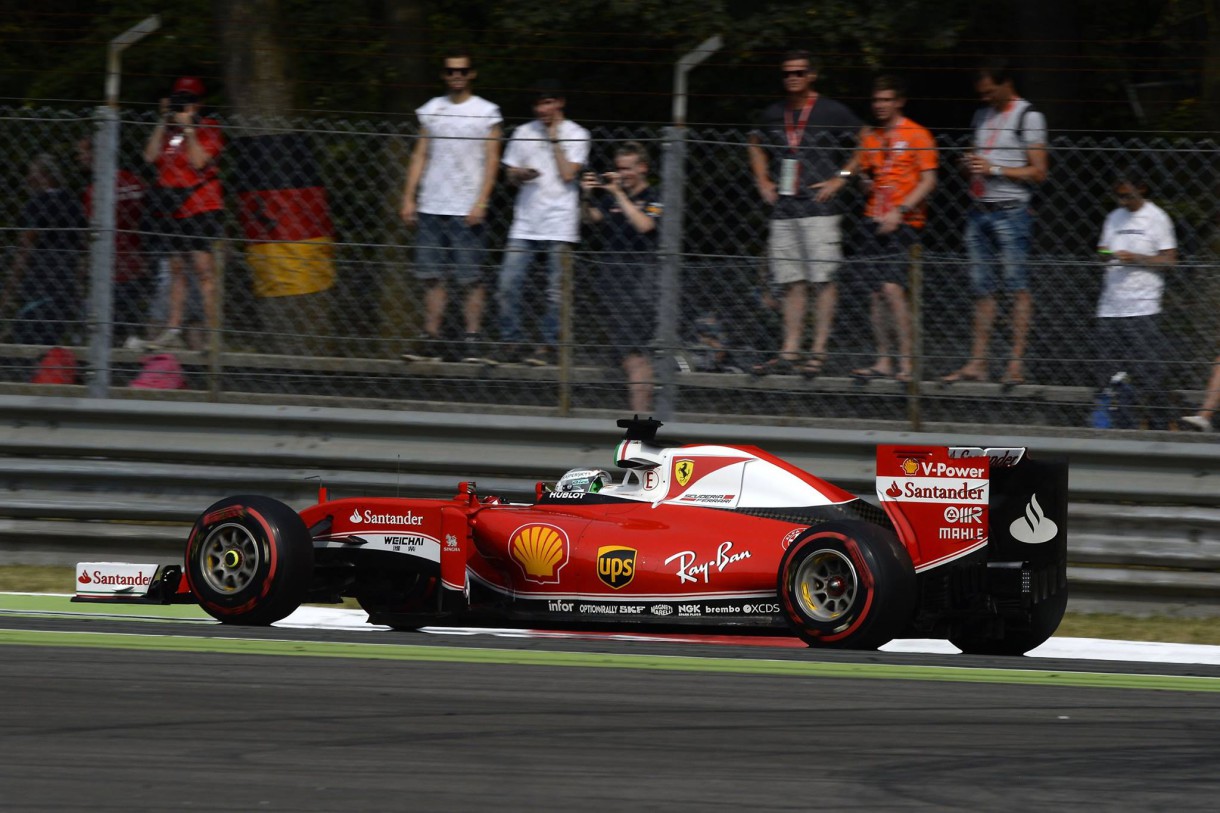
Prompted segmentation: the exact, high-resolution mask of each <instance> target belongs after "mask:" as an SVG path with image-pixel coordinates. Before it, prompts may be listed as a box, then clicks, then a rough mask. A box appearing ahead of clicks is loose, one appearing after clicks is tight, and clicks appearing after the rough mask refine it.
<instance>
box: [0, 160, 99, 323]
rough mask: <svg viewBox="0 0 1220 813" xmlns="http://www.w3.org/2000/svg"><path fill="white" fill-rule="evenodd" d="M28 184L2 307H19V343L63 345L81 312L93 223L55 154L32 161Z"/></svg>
mask: <svg viewBox="0 0 1220 813" xmlns="http://www.w3.org/2000/svg"><path fill="white" fill-rule="evenodd" d="M26 184H27V185H28V186H29V189H30V193H31V194H30V199H29V200H28V201H27V202H26V204H25V206H24V207H22V209H21V215H20V217H19V218H18V229H19V230H20V233H19V234H18V237H17V249H16V251H15V252H14V254H13V262H12V265H11V267H10V269H9V274H8V279H7V280H6V281H5V285H4V289H3V293H2V296H0V311H7V310H8V308H9V307H11V306H12V305H16V307H17V310H16V313H15V314H14V317H13V328H12V333H11V335H10V340H11V341H12V342H13V343H15V344H49V345H56V344H61V343H63V342H64V341H65V337H64V334H65V333H66V332H67V328H68V325H69V324H70V323H71V322H73V321H75V320H76V319H77V316H78V314H79V312H80V301H79V295H78V288H79V285H80V269H81V264H82V258H83V255H84V250H85V234H86V232H87V230H88V226H89V223H88V221H87V220H86V219H85V210H84V207H83V206H82V205H81V202H80V199H79V198H78V197H77V196H76V195H75V194H73V193H72V192H70V191H68V189H67V188H65V186H64V178H63V173H62V172H61V170H60V168H59V165H58V164H56V162H55V159H53V158H52V157H51V156H50V155H48V154H46V153H43V154H40V155H38V156H36V157H35V158H34V160H33V161H31V162H30V166H29V169H28V171H27V172H26Z"/></svg>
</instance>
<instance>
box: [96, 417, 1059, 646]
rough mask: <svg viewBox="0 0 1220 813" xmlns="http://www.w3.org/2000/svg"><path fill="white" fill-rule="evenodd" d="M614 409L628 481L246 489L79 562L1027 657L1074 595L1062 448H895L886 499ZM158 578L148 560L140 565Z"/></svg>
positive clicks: (201, 583) (397, 608)
mask: <svg viewBox="0 0 1220 813" xmlns="http://www.w3.org/2000/svg"><path fill="white" fill-rule="evenodd" d="M660 425H661V424H660V423H659V422H658V421H655V420H651V419H649V420H641V419H630V420H623V421H619V426H620V427H623V428H624V429H625V430H626V435H625V437H624V438H623V439H622V441H621V442H620V443H619V444H618V445H617V446H616V447H615V449H614V454H613V461H614V463H615V464H616V466H617V467H618V468H619V469H621V470H622V472H621V475H620V476H618V477H616V476H614V475H612V474H611V473H610V472H609V471H605V470H600V469H577V470H573V471H569V472H568V473H567V474H566V475H564V477H563V478H562V479H560V480H559V481H558V482H557V483H555V484H553V485H552V484H547V483H539V484H538V485H537V488H536V497H535V500H534V501H533V502H530V503H515V502H508V501H505V500H502V499H500V498H498V497H494V496H482V495H480V494H478V492H477V490H476V488H475V484H474V483H469V482H466V483H461V484H459V485H458V488H457V494H456V495H455V496H453V497H452V498H450V499H405V498H387V497H348V498H343V499H329V498H328V496H327V494H326V491H325V489H320V490H319V497H318V502H317V503H316V504H315V505H310V506H309V507H307V508H305V509H303V510H301V511H300V512H298V511H295V510H293V509H292V508H289V507H288V506H287V505H284V504H283V503H280V502H278V501H276V500H272V499H269V498H267V497H257V496H245V497H231V498H229V499H225V500H221V501H220V502H218V503H216V504H214V505H212V506H211V507H210V508H208V509H207V510H206V511H204V512H203V514H202V515H200V517H199V519H198V520H197V521H196V522H195V525H194V527H193V528H192V529H191V533H190V537H189V538H188V540H187V543H186V555H185V561H184V563H182V564H181V565H165V566H159V567H158V566H151V565H149V566H139V565H128V566H125V567H126V568H127V569H126V570H123V569H122V568H123V567H124V566H117V565H106V564H102V563H91V564H90V563H86V564H83V565H81V566H80V567H79V569H78V573H77V588H78V593H77V599H78V600H82V601H116V600H130V601H146V602H165V603H168V602H190V601H194V602H198V604H199V605H200V606H201V607H202V608H203V609H204V610H206V611H207V612H208V613H209V614H211V615H212V616H214V617H215V618H217V619H219V620H220V621H222V622H225V623H228V624H248V625H265V624H271V623H273V622H275V621H277V620H279V619H281V618H284V617H285V616H287V615H288V614H290V613H291V612H293V611H294V610H295V609H296V608H297V607H298V606H299V605H300V604H301V603H303V602H339V601H341V600H342V598H343V597H345V596H346V597H353V598H355V600H356V601H357V602H359V604H360V606H361V607H362V608H364V609H365V610H366V611H367V612H368V614H369V621H370V622H372V623H377V624H386V625H389V626H390V627H393V628H395V629H400V630H414V629H419V628H421V627H424V626H435V625H445V624H449V625H465V626H470V625H478V624H488V623H494V624H496V625H499V626H504V625H528V626H533V627H548V628H569V629H571V628H578V629H579V628H584V629H588V628H599V627H600V628H609V627H617V628H624V627H627V628H637V629H638V628H649V629H653V630H669V631H673V630H675V629H677V630H681V629H683V628H690V627H699V628H703V629H707V630H709V631H725V630H731V631H737V632H742V631H745V630H757V631H760V632H768V631H769V632H773V633H778V634H793V635H797V636H799V637H800V638H801V639H802V640H804V641H805V642H806V643H807V644H809V646H812V647H839V648H851V649H869V648H875V647H878V646H881V645H882V644H884V643H886V642H887V641H889V640H891V639H893V638H897V637H944V638H948V639H949V640H950V641H951V642H953V643H954V644H955V645H956V646H958V647H959V648H960V649H962V650H963V651H965V652H969V653H981V654H1007V655H1016V654H1021V653H1024V652H1026V651H1028V650H1030V649H1032V648H1034V647H1036V646H1038V645H1039V644H1041V643H1042V642H1043V641H1045V640H1046V639H1047V638H1048V637H1050V635H1051V634H1052V633H1053V632H1054V631H1055V629H1056V627H1057V626H1058V625H1059V622H1060V620H1061V618H1062V617H1063V612H1064V609H1065V607H1066V604H1067V595H1068V591H1067V561H1066V550H1067V544H1066V534H1067V464H1066V462H1063V461H1057V460H1039V459H1035V458H1034V456H1033V455H1031V454H1030V453H1029V452H1028V451H1027V450H1026V449H1024V448H992V449H984V448H976V447H957V446H915V445H911V446H901V445H900V446H880V447H878V449H877V468H876V498H877V502H875V503H874V502H871V501H868V500H865V499H861V498H859V497H856V496H855V495H853V494H851V493H849V492H847V491H845V490H843V489H842V488H839V487H837V486H835V485H832V484H830V483H828V482H826V481H824V480H821V479H819V478H818V477H815V476H813V475H812V474H809V473H807V472H805V471H802V470H800V469H798V468H797V467H795V466H793V465H791V464H789V463H786V462H784V461H783V460H780V459H779V458H777V457H775V456H773V455H770V454H768V453H766V452H764V451H762V450H761V449H758V448H755V447H751V446H723V445H689V446H678V445H669V444H663V443H660V442H658V441H657V439H656V433H657V429H658V427H659V426H660ZM146 574H147V575H146Z"/></svg>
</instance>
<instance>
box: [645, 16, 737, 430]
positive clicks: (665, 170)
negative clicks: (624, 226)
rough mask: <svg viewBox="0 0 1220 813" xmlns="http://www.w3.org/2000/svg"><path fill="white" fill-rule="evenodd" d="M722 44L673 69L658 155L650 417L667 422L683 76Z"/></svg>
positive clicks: (672, 391) (682, 159)
mask: <svg viewBox="0 0 1220 813" xmlns="http://www.w3.org/2000/svg"><path fill="white" fill-rule="evenodd" d="M721 45H723V40H721V38H720V37H719V35H717V36H715V37H710V38H708V39H706V40H704V41H703V42H702V43H700V44H699V47H697V48H695V50H693V51H691V52H690V53H688V54H686V55H685V56H683V57H682V58H681V59H679V60H678V63H677V64H676V65H675V66H674V102H673V115H674V125H673V126H672V127H666V128H665V135H664V140H663V145H664V146H663V149H664V154H663V156H662V159H661V205H662V206H663V207H664V209H665V216H664V217H662V218H661V290H660V291H659V296H658V297H657V319H656V325H657V345H658V350H659V355H660V359H659V362H660V363H659V365H657V383H658V385H659V392H658V394H657V401H656V409H655V412H656V415H657V417H658V418H659V419H660V420H662V421H670V420H673V416H674V410H675V409H676V406H677V400H678V394H677V369H676V365H675V363H674V356H675V354H676V353H677V351H678V344H679V342H678V325H679V323H680V321H681V315H682V314H681V309H682V297H681V287H682V234H683V229H682V216H683V212H684V207H685V199H686V196H685V187H686V96H687V91H686V75H687V74H688V73H690V72H691V70H693V69H694V68H695V66H697V65H698V64H699V63H701V62H703V60H705V59H707V58H708V57H709V56H711V55H712V54H714V53H715V52H716V51H718V50H720V47H721Z"/></svg>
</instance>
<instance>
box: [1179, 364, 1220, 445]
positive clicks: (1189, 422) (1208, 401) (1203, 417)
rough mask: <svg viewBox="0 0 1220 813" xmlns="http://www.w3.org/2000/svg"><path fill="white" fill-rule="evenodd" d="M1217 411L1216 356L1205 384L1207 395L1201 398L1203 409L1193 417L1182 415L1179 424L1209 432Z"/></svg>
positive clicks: (1219, 370) (1218, 368) (1219, 396)
mask: <svg viewBox="0 0 1220 813" xmlns="http://www.w3.org/2000/svg"><path fill="white" fill-rule="evenodd" d="M1217 409H1220V356H1216V360H1215V361H1214V362H1213V363H1212V375H1211V379H1210V380H1209V381H1208V382H1207V393H1206V394H1205V395H1204V396H1203V407H1202V408H1201V409H1200V410H1199V411H1198V412H1196V413H1195V414H1194V415H1183V416H1182V418H1181V419H1180V421H1179V422H1180V423H1181V424H1182V426H1183V427H1184V428H1187V429H1197V430H1198V431H1200V432H1210V431H1212V429H1214V428H1215V427H1213V426H1212V419H1213V418H1214V417H1215V416H1216V410H1217Z"/></svg>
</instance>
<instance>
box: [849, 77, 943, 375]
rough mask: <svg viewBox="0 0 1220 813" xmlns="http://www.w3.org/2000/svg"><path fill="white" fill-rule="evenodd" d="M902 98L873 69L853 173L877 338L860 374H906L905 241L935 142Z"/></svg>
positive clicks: (917, 222)
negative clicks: (860, 193)
mask: <svg viewBox="0 0 1220 813" xmlns="http://www.w3.org/2000/svg"><path fill="white" fill-rule="evenodd" d="M905 104H906V85H905V83H904V82H903V81H902V80H901V79H899V78H898V77H895V76H882V77H879V78H878V79H877V81H876V82H874V83H873V116H874V117H875V118H876V120H877V126H876V127H874V128H872V129H870V130H868V131H867V132H866V133H865V134H864V135H863V136H862V137H861V140H860V152H859V163H860V173H861V175H862V176H863V177H865V178H867V179H868V180H867V181H866V184H867V186H868V190H869V195H868V204H867V206H866V208H865V210H864V218H865V221H866V226H865V235H864V248H863V251H862V252H861V254H862V256H863V257H864V267H865V268H867V269H869V271H868V274H869V283H870V286H871V288H872V294H871V298H872V302H871V306H870V307H871V317H872V318H871V322H872V325H873V337H874V338H875V339H876V342H877V360H876V361H875V362H873V365H872V366H871V367H865V368H863V369H860V370H855V371H854V372H853V373H852V375H854V376H856V377H857V378H861V379H867V378H877V377H880V378H890V377H894V378H897V379H898V380H899V381H903V382H907V381H910V380H911V314H910V310H909V306H908V304H907V297H906V287H907V272H908V269H909V268H910V263H911V252H912V249H913V248H914V247H915V246H916V245H917V244H918V243H919V235H920V232H921V231H922V229H923V226H924V224H925V223H926V222H927V212H926V211H925V209H926V207H925V202H926V201H927V199H928V195H930V194H932V190H933V189H935V188H936V142H935V140H934V139H933V138H932V134H931V133H930V132H928V130H927V129H926V128H925V127H921V126H920V125H918V124H916V123H915V122H913V121H911V120H910V119H908V118H906V117H905V116H904V115H903V114H902V110H903V106H904V105H905ZM887 308H888V310H889V316H890V318H889V319H887V318H886V310H887ZM891 332H892V333H894V334H895V338H896V344H897V347H898V357H897V362H898V364H897V370H895V367H894V364H893V361H892V360H891V358H890V350H891V348H892V347H893V345H892V344H891V343H890V334H891Z"/></svg>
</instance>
